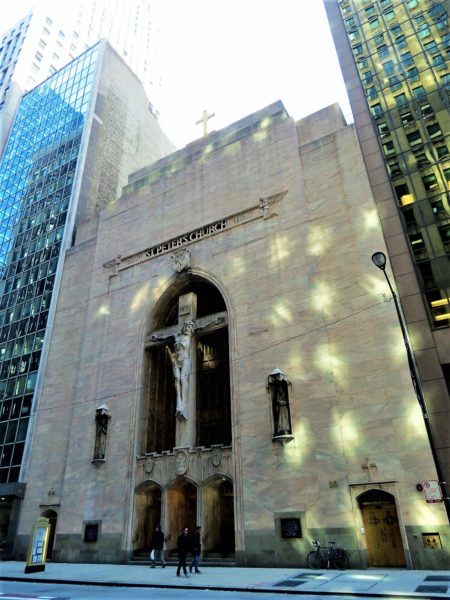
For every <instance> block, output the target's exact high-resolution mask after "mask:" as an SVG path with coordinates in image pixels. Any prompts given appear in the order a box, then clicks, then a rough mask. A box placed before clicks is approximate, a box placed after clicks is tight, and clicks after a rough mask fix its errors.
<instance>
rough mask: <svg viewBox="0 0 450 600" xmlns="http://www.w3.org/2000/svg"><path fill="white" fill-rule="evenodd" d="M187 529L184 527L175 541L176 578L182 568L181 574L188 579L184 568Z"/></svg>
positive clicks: (186, 550) (187, 546)
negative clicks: (176, 553) (176, 558)
mask: <svg viewBox="0 0 450 600" xmlns="http://www.w3.org/2000/svg"><path fill="white" fill-rule="evenodd" d="M188 533H189V529H188V528H187V527H185V528H184V529H183V531H182V532H181V534H180V535H179V536H178V539H177V550H178V567H177V577H179V576H180V572H181V568H183V573H184V576H185V577H189V575H188V572H187V568H186V557H187V553H188V551H189V541H190V540H189V535H188Z"/></svg>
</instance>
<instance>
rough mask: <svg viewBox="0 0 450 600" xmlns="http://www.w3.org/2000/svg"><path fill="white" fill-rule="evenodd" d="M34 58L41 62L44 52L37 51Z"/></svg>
mask: <svg viewBox="0 0 450 600" xmlns="http://www.w3.org/2000/svg"><path fill="white" fill-rule="evenodd" d="M34 58H35V59H36V60H37V61H39V62H41V60H42V54H41V53H40V52H36V54H35V55H34Z"/></svg>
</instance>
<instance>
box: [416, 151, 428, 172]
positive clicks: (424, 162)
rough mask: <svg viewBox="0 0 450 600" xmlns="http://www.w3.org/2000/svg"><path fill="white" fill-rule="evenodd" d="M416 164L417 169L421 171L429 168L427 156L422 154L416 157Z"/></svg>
mask: <svg viewBox="0 0 450 600" xmlns="http://www.w3.org/2000/svg"><path fill="white" fill-rule="evenodd" d="M416 163H417V168H418V169H423V168H424V167H429V166H430V164H431V163H430V161H429V160H428V158H427V155H426V154H425V153H424V152H422V153H420V154H417V155H416Z"/></svg>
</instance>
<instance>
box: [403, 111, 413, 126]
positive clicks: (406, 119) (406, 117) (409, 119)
mask: <svg viewBox="0 0 450 600" xmlns="http://www.w3.org/2000/svg"><path fill="white" fill-rule="evenodd" d="M400 118H401V120H402V125H409V124H410V123H414V117H413V114H412V113H411V112H409V111H408V112H405V113H403V114H402V115H400Z"/></svg>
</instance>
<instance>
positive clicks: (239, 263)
mask: <svg viewBox="0 0 450 600" xmlns="http://www.w3.org/2000/svg"><path fill="white" fill-rule="evenodd" d="M228 266H229V267H230V273H231V275H242V274H243V273H245V262H244V260H243V258H242V257H241V256H235V257H234V258H232V259H231V260H229V261H228Z"/></svg>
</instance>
